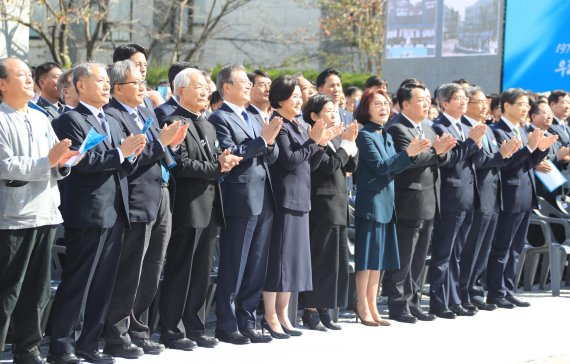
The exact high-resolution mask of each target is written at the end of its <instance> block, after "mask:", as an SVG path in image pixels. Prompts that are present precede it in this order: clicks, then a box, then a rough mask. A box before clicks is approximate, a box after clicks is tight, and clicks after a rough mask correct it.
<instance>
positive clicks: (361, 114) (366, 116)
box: [354, 87, 392, 125]
mask: <svg viewBox="0 0 570 364" xmlns="http://www.w3.org/2000/svg"><path fill="white" fill-rule="evenodd" d="M374 95H382V96H384V97H385V98H386V101H388V102H390V101H391V98H390V95H388V93H387V92H386V91H383V90H382V89H380V88H378V87H372V88H369V89H367V90H364V93H363V94H362V98H361V99H360V103H359V104H358V107H357V108H356V110H354V118H355V119H356V120H357V121H358V123H360V124H363V125H364V124H366V123H367V122H369V121H370V111H369V110H370V104H371V103H372V100H374ZM390 116H392V104H390Z"/></svg>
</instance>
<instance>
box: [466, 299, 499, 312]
mask: <svg viewBox="0 0 570 364" xmlns="http://www.w3.org/2000/svg"><path fill="white" fill-rule="evenodd" d="M471 304H472V305H473V306H475V307H477V308H478V309H480V310H483V311H493V310H496V309H497V305H495V304H494V303H485V302H483V301H473V302H471Z"/></svg>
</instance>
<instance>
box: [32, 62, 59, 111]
mask: <svg viewBox="0 0 570 364" xmlns="http://www.w3.org/2000/svg"><path fill="white" fill-rule="evenodd" d="M61 73H62V70H61V66H60V65H59V64H57V63H55V62H46V63H42V64H40V65H39V66H37V67H36V70H35V74H34V78H35V79H34V81H35V82H36V84H37V85H38V87H39V88H40V90H41V92H42V95H41V96H40V97H39V98H38V101H37V102H36V105H38V106H40V107H41V108H43V109H44V110H45V111H46V113H47V115H48V119H49V120H50V121H51V120H53V119H55V118H57V117H58V116H59V115H60V114H61V113H62V111H63V105H61V103H60V102H59V97H60V93H59V91H58V90H57V79H58V78H59V76H60V75H61Z"/></svg>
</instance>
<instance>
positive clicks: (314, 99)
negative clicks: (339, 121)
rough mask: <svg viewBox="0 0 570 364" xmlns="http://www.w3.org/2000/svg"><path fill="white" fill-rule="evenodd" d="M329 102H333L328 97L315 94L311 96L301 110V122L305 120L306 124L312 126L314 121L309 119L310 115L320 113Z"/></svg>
mask: <svg viewBox="0 0 570 364" xmlns="http://www.w3.org/2000/svg"><path fill="white" fill-rule="evenodd" d="M329 102H333V99H332V98H331V97H330V96H327V95H322V94H316V95H313V96H311V97H310V98H309V99H308V100H307V104H306V105H305V107H304V108H303V120H305V122H306V123H307V124H311V125H312V124H313V123H314V122H315V120H313V119H311V113H315V114H318V113H320V112H321V111H322V110H323V108H324V107H325V105H326V104H327V103H329Z"/></svg>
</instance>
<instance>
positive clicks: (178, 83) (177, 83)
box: [172, 68, 203, 97]
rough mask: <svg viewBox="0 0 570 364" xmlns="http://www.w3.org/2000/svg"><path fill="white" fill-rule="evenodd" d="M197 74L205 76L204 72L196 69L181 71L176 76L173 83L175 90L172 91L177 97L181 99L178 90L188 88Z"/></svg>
mask: <svg viewBox="0 0 570 364" xmlns="http://www.w3.org/2000/svg"><path fill="white" fill-rule="evenodd" d="M196 73H199V74H201V75H203V73H202V71H200V70H198V69H196V68H185V69H183V70H182V71H180V72H179V73H178V74H177V75H176V77H174V81H173V82H172V85H173V86H174V90H172V92H173V93H174V95H175V96H176V97H180V95H179V94H178V89H180V88H184V87H186V86H188V85H189V84H190V79H191V78H192V76H193V75H194V74H196Z"/></svg>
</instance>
